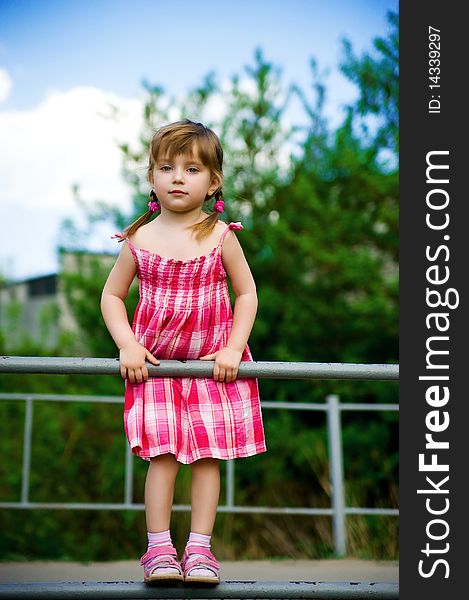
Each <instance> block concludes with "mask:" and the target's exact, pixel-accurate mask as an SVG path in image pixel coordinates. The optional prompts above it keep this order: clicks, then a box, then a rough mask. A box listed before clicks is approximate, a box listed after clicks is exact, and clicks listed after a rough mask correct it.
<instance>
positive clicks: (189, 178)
mask: <svg viewBox="0 0 469 600" xmlns="http://www.w3.org/2000/svg"><path fill="white" fill-rule="evenodd" d="M149 179H150V183H151V184H152V186H153V189H154V190H155V193H156V195H157V196H158V200H159V201H160V204H161V209H162V211H163V210H169V211H171V212H178V213H185V212H189V211H192V210H195V209H197V208H199V209H200V208H202V206H203V203H204V201H205V198H206V197H207V195H208V196H211V195H212V194H213V193H214V192H215V191H216V190H217V189H218V188H219V187H220V185H221V182H220V181H219V180H218V178H217V177H214V176H213V175H212V173H211V171H210V170H209V169H208V168H207V167H206V166H205V165H203V164H202V163H201V161H200V160H199V158H198V156H197V152H194V153H191V154H178V155H176V156H174V157H173V158H172V159H169V157H165V156H163V155H161V156H159V157H158V160H157V161H156V163H155V164H154V166H153V169H152V171H151V172H150V176H149Z"/></svg>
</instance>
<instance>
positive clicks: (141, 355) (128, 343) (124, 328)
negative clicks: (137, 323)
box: [101, 244, 160, 383]
mask: <svg viewBox="0 0 469 600" xmlns="http://www.w3.org/2000/svg"><path fill="white" fill-rule="evenodd" d="M136 272H137V267H136V265H135V261H134V258H133V256H132V253H131V251H130V250H129V248H128V246H127V244H126V245H125V246H124V247H123V248H122V251H121V253H120V254H119V257H118V259H117V261H116V263H115V265H114V267H113V268H112V271H111V272H110V273H109V276H108V278H107V281H106V283H105V285H104V289H103V293H102V295H101V312H102V314H103V318H104V322H105V323H106V327H107V328H108V330H109V333H110V334H111V336H112V339H113V340H114V342H115V344H116V346H117V347H118V348H119V359H120V367H121V375H122V377H123V378H124V379H125V378H126V377H128V378H129V381H131V382H132V383H134V382H135V381H137V382H139V383H141V382H142V381H146V380H147V379H148V369H147V367H146V365H145V359H147V360H149V361H150V362H152V363H153V364H155V365H159V364H160V362H159V360H157V359H156V358H155V357H154V356H153V355H152V354H151V352H149V351H148V350H147V349H146V348H144V347H143V346H142V345H141V344H139V343H138V342H137V340H136V339H135V335H134V332H133V331H132V328H131V327H130V324H129V321H128V318H127V311H126V309H125V304H124V300H125V299H126V298H127V294H128V292H129V288H130V284H131V283H132V281H133V279H134V277H135V274H136Z"/></svg>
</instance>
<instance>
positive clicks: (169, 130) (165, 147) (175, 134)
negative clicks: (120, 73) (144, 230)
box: [123, 119, 223, 239]
mask: <svg viewBox="0 0 469 600" xmlns="http://www.w3.org/2000/svg"><path fill="white" fill-rule="evenodd" d="M194 150H197V154H198V157H199V159H200V160H201V162H202V164H204V165H205V166H206V167H207V168H208V169H209V170H210V172H211V175H212V177H218V178H219V179H220V182H221V181H222V180H223V170H222V167H223V149H222V147H221V144H220V140H219V139H218V136H217V135H216V134H215V133H214V132H213V131H212V130H211V129H209V128H208V127H206V126H205V125H203V124H202V123H195V122H194V121H189V119H184V120H182V121H176V122H175V123H169V124H168V125H165V126H163V127H160V129H158V130H157V131H156V133H155V134H154V136H153V138H152V140H151V144H150V156H149V160H148V171H147V177H148V179H150V174H151V172H152V171H153V167H154V165H155V163H156V161H157V160H158V157H161V156H162V155H164V156H167V157H168V158H169V159H172V158H173V157H174V156H177V155H178V154H186V153H189V152H191V151H194ZM213 197H215V198H217V197H220V198H221V186H220V188H219V189H218V190H216V191H215V193H214V194H213V195H212V196H207V197H206V198H205V200H206V201H207V200H211V199H212V198H213ZM152 216H153V213H152V212H151V211H150V210H148V211H147V212H146V213H144V214H143V215H142V216H141V217H139V218H138V219H137V220H136V221H134V222H133V223H131V224H130V225H129V226H128V227H127V228H126V229H125V230H124V232H123V237H130V236H132V235H133V234H134V233H135V232H136V231H137V229H138V228H139V227H141V226H142V225H145V223H148V222H149V221H150V219H151V218H152ZM218 216H219V213H218V212H217V211H213V213H211V214H210V215H209V216H208V217H207V218H206V219H204V220H203V221H201V222H200V223H196V224H195V225H192V226H191V229H193V230H194V231H195V235H196V238H197V239H203V238H204V237H206V236H207V235H209V233H210V232H211V231H213V229H214V227H215V225H216V224H217V221H218Z"/></svg>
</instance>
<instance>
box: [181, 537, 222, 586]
mask: <svg viewBox="0 0 469 600" xmlns="http://www.w3.org/2000/svg"><path fill="white" fill-rule="evenodd" d="M181 567H182V570H183V572H184V581H185V582H186V583H211V584H217V583H220V563H219V562H218V561H217V559H216V558H215V557H214V556H213V554H212V553H211V552H210V550H209V549H208V548H204V547H203V546H190V551H189V550H188V549H187V548H186V549H185V550H184V555H183V557H182V560H181ZM194 569H208V570H210V571H212V572H213V575H212V576H205V575H191V572H192V571H193V570H194Z"/></svg>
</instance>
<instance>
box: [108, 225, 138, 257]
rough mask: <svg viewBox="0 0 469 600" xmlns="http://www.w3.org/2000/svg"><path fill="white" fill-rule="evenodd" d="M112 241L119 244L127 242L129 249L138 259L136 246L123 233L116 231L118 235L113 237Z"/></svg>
mask: <svg viewBox="0 0 469 600" xmlns="http://www.w3.org/2000/svg"><path fill="white" fill-rule="evenodd" d="M111 240H117V241H118V242H119V244H120V243H121V242H126V243H127V246H128V247H129V250H130V251H131V252H132V254H133V255H134V257H135V258H137V252H136V250H135V247H134V245H133V244H132V242H131V241H130V240H129V238H128V237H126V236H125V235H124V234H123V233H121V232H120V231H116V233H115V234H114V235H111Z"/></svg>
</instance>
